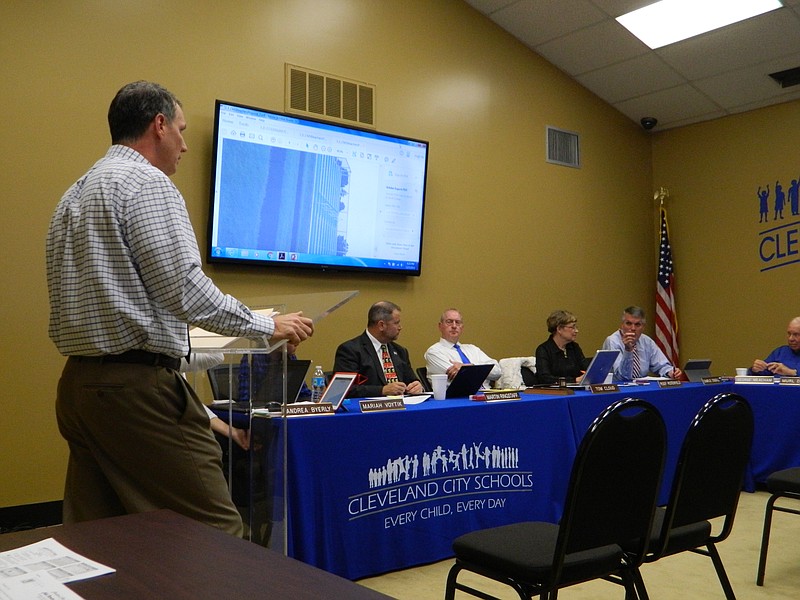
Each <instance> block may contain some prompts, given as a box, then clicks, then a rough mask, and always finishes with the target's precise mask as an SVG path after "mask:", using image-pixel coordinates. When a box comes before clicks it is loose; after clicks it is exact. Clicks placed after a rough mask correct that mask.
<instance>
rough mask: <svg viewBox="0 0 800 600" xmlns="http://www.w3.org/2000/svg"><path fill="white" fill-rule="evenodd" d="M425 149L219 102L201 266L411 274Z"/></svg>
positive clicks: (417, 263) (418, 241) (418, 243)
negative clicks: (204, 255) (204, 257)
mask: <svg viewBox="0 0 800 600" xmlns="http://www.w3.org/2000/svg"><path fill="white" fill-rule="evenodd" d="M427 166H428V143H427V142H424V141H421V140H414V139H411V138H407V137H400V136H396V135H389V134H386V133H380V132H376V131H370V130H364V129H358V128H354V127H349V126H345V125H340V124H332V123H325V122H321V121H315V120H311V119H307V118H301V117H298V116H295V115H289V114H283V113H278V112H273V111H269V110H265V109H260V108H254V107H251V106H244V105H240V104H235V103H231V102H224V101H221V100H217V102H216V110H215V116H214V136H213V152H212V169H211V205H210V210H209V227H208V248H207V250H208V252H207V256H208V260H209V262H212V263H239V264H257V265H264V266H276V267H298V268H314V269H321V270H346V271H368V272H377V273H396V274H401V275H419V274H420V269H421V263H422V226H423V220H424V208H425V184H426V177H427Z"/></svg>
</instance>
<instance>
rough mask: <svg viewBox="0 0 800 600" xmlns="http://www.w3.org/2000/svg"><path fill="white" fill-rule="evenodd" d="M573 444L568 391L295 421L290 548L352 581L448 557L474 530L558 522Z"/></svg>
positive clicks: (291, 440) (291, 429)
mask: <svg viewBox="0 0 800 600" xmlns="http://www.w3.org/2000/svg"><path fill="white" fill-rule="evenodd" d="M575 448H576V446H575V438H574V436H573V434H572V427H571V423H570V417H569V409H568V406H567V403H566V400H565V398H563V397H558V398H545V399H540V400H538V401H525V402H522V401H518V402H507V403H502V404H491V405H488V404H485V403H480V404H479V403H475V402H470V401H468V400H448V401H441V402H437V401H432V400H431V401H428V402H426V403H425V404H424V405H417V406H411V407H408V408H407V409H406V410H405V411H399V412H386V413H378V414H368V415H362V414H358V413H357V412H351V413H344V414H337V415H334V416H332V417H331V416H328V417H310V418H300V419H296V418H295V419H290V420H289V421H288V456H289V461H290V464H289V470H290V473H289V477H288V497H289V498H290V509H289V523H288V525H289V555H290V556H293V557H294V558H297V559H299V560H302V561H304V562H307V563H309V564H312V565H315V566H317V567H320V568H322V569H325V570H327V571H330V572H332V573H336V574H338V575H342V576H344V577H347V578H350V579H356V578H359V577H364V576H367V575H373V574H376V573H381V572H385V571H389V570H394V569H398V568H403V567H407V566H410V565H418V564H422V563H427V562H432V561H436V560H440V559H442V558H443V557H446V556H450V555H452V550H451V544H452V541H453V539H454V538H455V537H456V536H458V535H461V534H462V533H466V532H468V531H473V530H475V529H481V528H485V527H492V526H496V525H502V524H506V523H509V522H513V521H523V520H533V519H537V520H547V521H553V520H555V519H557V518H558V517H559V515H560V514H561V511H562V502H563V498H564V496H565V493H566V487H567V483H568V478H569V471H570V466H571V464H572V461H573V459H574V456H575Z"/></svg>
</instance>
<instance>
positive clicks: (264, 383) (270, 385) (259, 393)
mask: <svg viewBox="0 0 800 600" xmlns="http://www.w3.org/2000/svg"><path fill="white" fill-rule="evenodd" d="M310 367H311V361H310V360H290V361H287V363H286V403H287V404H291V403H293V402H297V398H298V396H299V395H300V390H301V389H302V388H303V382H304V381H305V379H306V374H307V373H308V369H309V368H310ZM252 386H253V388H254V389H255V394H254V395H253V397H252V405H251V403H249V402H247V401H237V402H234V404H233V410H235V411H237V412H243V411H248V410H250V408H275V409H278V408H280V405H281V401H282V398H283V365H282V364H281V361H270V362H269V363H267V371H266V373H265V375H264V378H263V379H262V380H261V381H253V382H252Z"/></svg>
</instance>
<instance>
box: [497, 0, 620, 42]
mask: <svg viewBox="0 0 800 600" xmlns="http://www.w3.org/2000/svg"><path fill="white" fill-rule="evenodd" d="M490 17H491V18H492V20H493V21H494V22H495V23H497V24H498V25H500V27H502V28H503V29H505V30H506V31H509V32H510V33H512V34H513V35H514V37H516V38H517V39H519V40H520V41H522V42H523V43H524V44H526V45H527V46H529V47H531V48H532V47H534V46H536V45H538V44H541V43H543V42H547V41H550V40H552V39H555V38H558V37H561V36H563V35H567V34H570V33H572V32H574V31H577V30H580V29H583V28H584V27H588V26H589V25H593V24H595V23H599V22H600V21H602V20H603V19H605V18H607V15H604V14H603V13H602V12H600V11H599V10H597V8H595V7H594V6H593V5H592V4H591V3H590V2H587V1H586V0H520V1H519V2H515V3H514V4H511V5H509V6H507V7H505V8H503V9H501V10H498V11H497V12H494V13H492V14H491V15H490Z"/></svg>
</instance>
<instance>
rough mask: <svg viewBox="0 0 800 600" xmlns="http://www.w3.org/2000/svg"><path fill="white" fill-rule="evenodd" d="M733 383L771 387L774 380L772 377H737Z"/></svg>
mask: <svg viewBox="0 0 800 600" xmlns="http://www.w3.org/2000/svg"><path fill="white" fill-rule="evenodd" d="M733 381H734V383H747V384H756V385H772V384H773V383H775V378H774V377H773V376H772V375H737V376H736V377H735V378H734V380H733Z"/></svg>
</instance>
